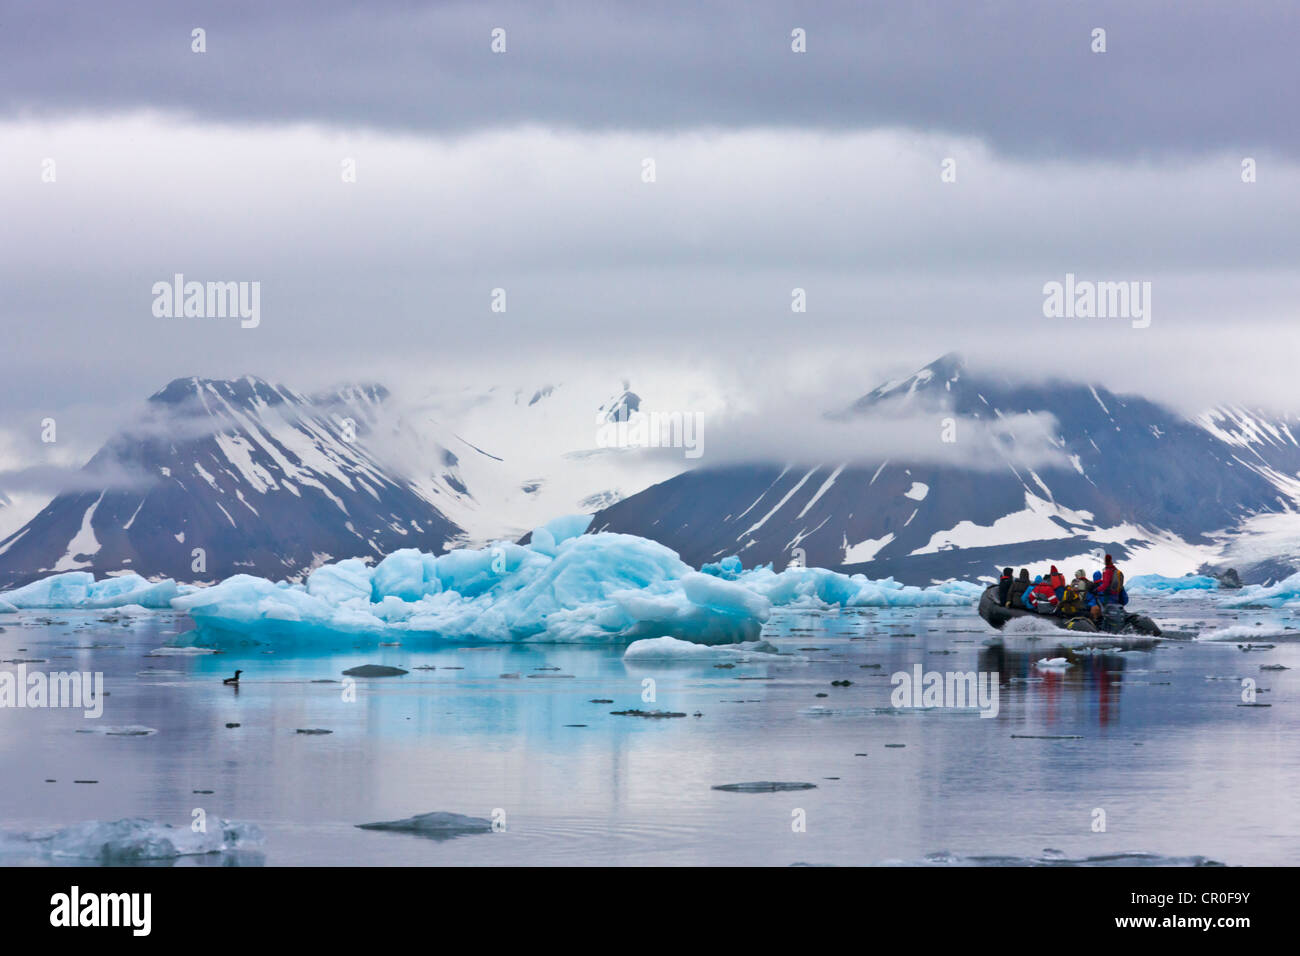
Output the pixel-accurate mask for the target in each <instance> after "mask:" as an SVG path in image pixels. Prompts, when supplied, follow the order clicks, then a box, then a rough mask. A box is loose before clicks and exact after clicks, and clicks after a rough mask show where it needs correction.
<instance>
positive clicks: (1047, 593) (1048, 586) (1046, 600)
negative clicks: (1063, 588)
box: [1024, 574, 1060, 614]
mask: <svg viewBox="0 0 1300 956" xmlns="http://www.w3.org/2000/svg"><path fill="white" fill-rule="evenodd" d="M1024 603H1025V607H1027V608H1029V610H1031V611H1036V612H1038V613H1039V614H1051V613H1052V612H1053V611H1055V610H1056V606H1057V604H1059V603H1060V599H1059V598H1057V596H1056V590H1055V589H1054V588H1053V587H1052V582H1051V580H1049V579H1047V578H1044V577H1043V576H1042V575H1041V574H1040V575H1039V576H1038V577H1036V578H1034V586H1033V587H1032V588H1030V589H1029V590H1028V591H1026V592H1025V598H1024Z"/></svg>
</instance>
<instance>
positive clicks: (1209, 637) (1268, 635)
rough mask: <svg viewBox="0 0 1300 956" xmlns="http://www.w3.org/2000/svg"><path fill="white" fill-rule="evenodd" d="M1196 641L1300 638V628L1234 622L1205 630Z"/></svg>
mask: <svg viewBox="0 0 1300 956" xmlns="http://www.w3.org/2000/svg"><path fill="white" fill-rule="evenodd" d="M1196 639H1197V640H1198V641H1233V642H1235V641H1244V642H1252V641H1261V640H1273V641H1276V640H1296V639H1300V630H1296V629H1295V628H1294V627H1277V626H1271V627H1270V626H1267V625H1262V624H1255V625H1248V624H1234V625H1233V626H1232V627H1222V628H1219V629H1218V630H1214V631H1206V632H1205V633H1203V634H1200V635H1198V636H1197V638H1196Z"/></svg>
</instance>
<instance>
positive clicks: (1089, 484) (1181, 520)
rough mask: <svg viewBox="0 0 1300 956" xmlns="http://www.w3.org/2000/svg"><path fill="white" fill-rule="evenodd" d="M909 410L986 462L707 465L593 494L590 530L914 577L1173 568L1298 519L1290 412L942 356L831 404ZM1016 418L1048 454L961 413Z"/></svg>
mask: <svg viewBox="0 0 1300 956" xmlns="http://www.w3.org/2000/svg"><path fill="white" fill-rule="evenodd" d="M918 416H921V417H924V416H928V420H930V421H933V422H934V423H935V431H936V437H937V434H938V431H939V423H940V422H941V421H943V420H944V418H945V417H950V418H951V421H952V422H954V423H956V427H957V428H958V429H960V430H961V431H962V432H964V433H965V434H968V435H969V434H972V433H974V434H976V435H979V436H980V437H979V438H977V439H975V440H977V441H982V442H984V444H983V445H982V446H981V449H980V453H981V455H982V457H983V458H984V459H985V460H984V461H983V462H981V463H980V465H979V467H974V466H972V465H971V464H970V461H969V454H968V457H967V458H966V459H965V460H964V461H963V463H960V464H951V465H950V464H946V463H944V462H943V460H942V455H928V456H925V458H924V459H922V460H916V461H909V460H905V459H898V460H888V459H885V458H884V457H883V456H878V455H873V453H872V451H871V449H870V448H867V449H862V450H860V451H858V450H855V451H854V452H852V453H848V452H846V453H845V454H844V455H843V456H842V457H839V458H830V459H829V460H827V461H824V462H822V463H813V464H800V465H794V464H776V463H774V464H768V465H764V464H757V465H730V466H727V467H719V468H704V469H700V470H696V471H692V472H689V473H686V474H682V475H680V476H677V477H675V478H673V479H671V480H669V481H667V482H663V483H661V484H659V485H656V486H654V487H652V488H649V489H647V490H646V491H644V492H642V493H641V494H638V495H635V496H632V497H631V498H628V499H626V500H624V501H622V502H619V503H618V504H616V505H613V506H611V507H610V508H607V509H605V510H604V511H602V512H601V513H600V514H598V515H597V516H596V519H595V521H594V522H593V529H605V530H611V531H624V532H630V533H634V534H641V535H645V536H647V537H652V538H655V539H656V540H659V541H661V542H663V543H664V544H667V545H668V546H669V547H672V548H674V549H675V550H677V551H678V552H680V553H681V555H682V557H683V558H684V559H685V560H687V561H689V562H692V563H696V564H699V563H701V562H704V561H713V560H717V559H718V558H720V557H723V556H725V555H728V554H739V555H740V556H741V558H742V560H743V561H744V562H745V564H746V565H747V566H748V565H752V564H758V563H766V562H769V561H771V562H775V563H776V564H777V565H778V566H784V565H785V564H786V563H788V562H789V561H791V560H792V558H794V557H796V551H795V549H802V552H803V554H802V556H801V557H802V558H803V560H805V561H806V562H807V563H809V564H813V565H820V566H826V567H835V568H847V569H850V570H855V571H863V572H865V573H867V574H869V575H871V576H873V577H879V576H884V575H887V574H893V575H895V576H896V577H898V578H899V579H900V580H906V581H910V582H918V583H919V582H926V581H930V580H938V579H945V578H949V577H954V576H962V577H968V576H976V575H985V574H989V573H992V572H993V571H994V569H995V568H1000V567H1002V566H1004V565H1016V566H1020V565H1025V564H1034V565H1041V564H1043V563H1044V562H1053V563H1056V564H1058V565H1061V566H1067V567H1069V568H1071V569H1073V568H1075V567H1090V566H1092V563H1095V561H1096V555H1097V554H1098V553H1099V551H1101V550H1103V549H1104V550H1108V551H1111V552H1112V553H1115V554H1116V555H1118V556H1120V557H1122V558H1123V559H1124V560H1125V561H1126V562H1127V567H1129V568H1130V569H1131V570H1134V571H1160V572H1163V573H1175V574H1181V573H1184V572H1186V571H1189V570H1193V569H1195V568H1197V567H1199V566H1202V565H1206V564H1213V563H1216V562H1218V561H1220V560H1222V559H1223V558H1224V557H1225V556H1228V557H1231V556H1232V553H1231V548H1232V546H1233V545H1239V544H1240V541H1239V538H1238V536H1239V535H1240V534H1243V533H1247V532H1250V529H1251V528H1252V527H1253V528H1254V531H1253V533H1254V534H1255V536H1256V540H1259V541H1262V540H1264V539H1265V538H1266V537H1267V536H1268V535H1269V534H1270V533H1271V534H1272V535H1273V536H1274V537H1276V536H1277V534H1278V533H1279V528H1280V527H1281V526H1280V525H1279V524H1278V522H1291V524H1290V527H1291V528H1292V529H1293V530H1294V529H1295V528H1296V525H1295V521H1294V519H1295V517H1296V502H1297V497H1298V496H1300V477H1298V470H1300V444H1297V441H1296V438H1295V435H1296V434H1300V427H1296V426H1295V424H1294V422H1291V421H1288V420H1286V419H1277V418H1269V417H1267V416H1264V415H1262V414H1260V413H1256V412H1247V411H1245V410H1242V409H1227V408H1225V409H1216V410H1213V411H1211V412H1208V413H1206V414H1205V415H1203V416H1201V417H1199V418H1197V419H1188V418H1186V417H1185V416H1183V415H1180V414H1178V413H1177V412H1174V411H1172V410H1170V409H1167V408H1164V407H1162V406H1160V405H1157V404H1155V403H1153V402H1150V401H1147V400H1145V399H1142V398H1138V397H1134V396H1119V395H1115V394H1113V393H1111V392H1109V391H1108V390H1106V389H1104V388H1100V387H1094V386H1089V385H1085V384H1079V383H1073V382H1063V381H1054V382H1050V383H1047V384H1041V385H1028V384H1016V383H1014V382H1011V381H1008V380H1005V379H1001V378H998V377H995V376H978V375H974V374H971V373H970V372H969V371H968V370H967V369H966V367H965V365H964V363H963V362H962V361H961V359H960V358H959V357H957V356H954V355H946V356H944V357H942V358H940V359H939V360H937V361H935V362H934V363H932V364H930V365H928V366H926V367H925V368H923V369H921V370H919V371H918V372H916V373H915V374H914V375H912V376H910V377H909V378H907V379H905V380H903V381H898V382H891V383H888V384H886V385H882V386H880V387H879V388H877V389H875V390H873V391H871V392H869V393H868V394H866V395H864V396H862V398H860V399H859V400H857V401H856V402H854V403H853V404H852V405H851V406H850V407H849V408H847V409H844V410H842V411H839V412H837V413H835V414H833V415H830V416H828V417H829V418H831V419H833V420H834V421H837V422H840V423H843V424H844V426H845V427H846V428H847V427H848V426H850V425H851V424H852V423H854V422H858V421H860V420H862V419H867V418H870V419H876V420H890V419H902V418H916V417H918ZM1021 416H1033V417H1034V418H1035V420H1037V421H1045V422H1047V423H1049V424H1050V431H1049V432H1048V433H1047V435H1046V445H1047V446H1048V449H1047V450H1048V451H1049V452H1051V454H1050V455H1049V456H1048V458H1047V459H1046V460H1044V461H1042V462H1039V463H1036V464H1026V463H1025V461H1024V459H1023V455H1022V454H1021V453H1022V452H1023V451H1024V449H1023V448H1019V447H1017V441H1016V436H1015V434H1014V432H1012V433H1011V434H1009V435H1008V434H1007V433H1006V432H1005V431H1003V432H1001V434H1002V435H1003V438H1002V439H1000V440H995V439H993V438H990V437H989V436H990V435H992V434H995V433H997V432H996V429H993V430H989V431H983V430H981V429H980V428H979V427H974V428H972V427H971V426H972V425H974V426H979V425H981V424H988V425H992V426H996V425H999V424H1001V423H1006V422H1010V421H1012V420H1014V419H1016V418H1018V417H1021ZM845 446H847V442H846V443H845ZM964 450H965V451H967V452H968V453H969V449H964ZM1259 550H1261V551H1262V550H1263V549H1259ZM1296 550H1300V549H1296ZM1236 556H1237V557H1238V558H1241V557H1245V556H1246V555H1245V554H1244V553H1239V554H1237V555H1236ZM1240 563H1243V564H1246V563H1249V562H1244V561H1243V562H1240ZM1276 571H1277V568H1275V567H1273V568H1269V569H1266V570H1265V571H1261V572H1260V573H1261V574H1264V573H1276ZM1257 576H1258V575H1257Z"/></svg>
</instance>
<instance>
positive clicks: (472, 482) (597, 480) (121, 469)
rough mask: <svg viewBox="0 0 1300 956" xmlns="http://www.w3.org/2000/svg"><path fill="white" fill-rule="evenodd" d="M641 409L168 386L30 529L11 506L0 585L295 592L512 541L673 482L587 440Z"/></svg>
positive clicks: (554, 391) (530, 396)
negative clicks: (358, 565)
mask: <svg viewBox="0 0 1300 956" xmlns="http://www.w3.org/2000/svg"><path fill="white" fill-rule="evenodd" d="M640 403H641V399H640V397H639V396H638V395H637V394H636V393H635V392H633V391H632V390H631V388H630V386H629V384H628V383H626V382H623V383H621V384H619V383H617V382H614V383H610V382H602V381H600V380H599V379H598V378H595V377H593V378H592V379H591V380H590V381H577V380H575V381H572V382H568V383H565V384H556V385H539V386H533V387H528V388H501V387H497V388H492V387H487V388H483V389H462V390H455V391H435V392H429V393H426V394H423V395H421V396H420V397H419V398H418V399H417V400H415V401H403V400H398V399H396V398H395V397H394V396H392V395H390V394H389V392H388V391H387V389H385V388H384V387H382V386H377V385H371V386H347V387H343V388H338V389H335V390H333V391H330V392H328V393H324V394H317V395H310V396H309V395H306V394H303V393H300V392H296V391H293V390H292V389H289V388H286V387H283V386H279V385H272V384H269V383H267V382H265V381H262V380H260V379H257V378H252V377H248V378H243V379H237V380H231V381H214V380H207V379H199V378H186V379H177V380H176V381H174V382H172V383H171V384H169V385H168V386H167V387H165V388H164V389H162V391H160V392H158V393H157V394H155V395H154V396H152V397H151V398H150V399H149V400H148V402H147V403H146V409H145V412H144V414H143V415H142V416H141V418H140V420H139V421H138V422H135V423H133V424H132V425H131V426H130V427H129V428H127V429H125V430H124V431H123V432H122V433H121V434H119V435H117V436H115V437H114V438H112V439H111V440H110V441H109V442H108V443H107V444H105V445H104V447H103V448H101V449H100V450H99V452H98V453H97V454H96V455H95V456H94V457H93V458H92V459H91V460H90V461H89V462H88V463H87V464H86V466H85V467H84V469H82V472H81V474H80V475H79V476H78V480H77V482H76V483H75V484H76V490H69V491H65V492H64V493H62V494H59V495H58V496H57V497H55V498H54V499H53V500H51V501H49V502H48V504H46V505H45V507H44V508H43V509H40V510H39V513H36V514H35V517H34V518H33V517H31V515H32V513H34V512H36V510H37V508H39V504H40V503H41V502H38V503H37V505H36V507H30V504H31V503H30V502H26V501H25V502H23V504H24V506H27V507H28V508H29V510H28V512H27V514H26V515H25V517H24V521H25V523H24V522H19V521H15V522H14V523H13V527H11V529H10V530H11V532H12V533H8V532H6V533H7V535H8V536H7V537H3V538H0V586H6V585H13V584H20V583H23V582H25V581H27V580H31V579H33V578H36V577H40V576H41V575H44V574H48V573H50V572H53V571H65V570H82V569H84V570H93V571H95V572H98V573H111V572H117V571H124V570H129V571H136V572H137V573H140V574H143V575H146V576H150V575H165V576H168V577H173V578H176V579H178V580H184V581H207V580H214V579H218V578H221V577H225V576H227V575H230V574H234V573H238V572H252V573H257V574H259V575H263V576H268V577H272V578H280V577H287V578H294V577H299V576H301V575H302V573H303V572H305V571H307V570H310V569H311V568H312V567H313V566H315V565H317V564H319V563H321V562H322V561H324V560H327V559H335V560H337V559H341V558H346V557H363V558H378V557H381V556H382V555H384V554H387V553H389V552H390V551H393V550H395V549H398V548H404V547H418V548H420V549H422V550H425V551H432V552H441V551H444V550H446V549H447V548H449V547H453V546H459V545H466V544H471V545H474V544H483V543H486V542H489V541H493V540H500V539H503V538H505V539H517V538H519V537H521V536H522V535H524V534H526V533H527V532H528V531H530V530H531V529H532V528H534V527H536V526H538V525H541V524H543V523H545V522H546V521H549V520H550V519H551V518H554V517H556V516H557V515H562V514H571V513H576V512H584V513H592V512H595V511H597V510H599V509H600V508H602V507H606V506H608V505H610V504H613V503H614V502H616V501H619V500H621V499H622V498H623V497H625V496H626V495H629V494H633V493H635V492H637V491H641V490H642V489H644V488H646V487H648V486H649V485H651V484H653V483H654V482H656V481H662V480H664V479H666V478H669V477H671V476H672V475H673V474H676V473H677V472H678V471H680V470H681V469H682V467H684V465H683V463H682V460H681V458H680V456H678V457H675V458H672V457H669V458H661V457H656V456H646V455H642V454H639V450H638V449H635V448H626V447H601V443H600V441H599V426H600V424H601V423H603V422H610V421H625V420H627V419H628V418H630V417H631V418H635V417H636V416H637V415H638V414H640V412H639V411H638V409H639V406H640ZM2 504H3V502H0V505H2ZM5 507H8V506H5ZM26 518H30V520H26ZM195 549H202V556H201V558H200V556H199V555H197V554H196V553H195Z"/></svg>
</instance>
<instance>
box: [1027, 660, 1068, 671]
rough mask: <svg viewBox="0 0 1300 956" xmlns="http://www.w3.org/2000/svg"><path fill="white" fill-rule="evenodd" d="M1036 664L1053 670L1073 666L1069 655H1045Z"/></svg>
mask: <svg viewBox="0 0 1300 956" xmlns="http://www.w3.org/2000/svg"><path fill="white" fill-rule="evenodd" d="M1036 666H1038V667H1042V668H1050V669H1051V670H1064V669H1065V668H1067V667H1073V666H1074V665H1073V664H1071V663H1070V659H1069V658H1068V657H1044V658H1043V659H1042V660H1040V661H1038V662H1037V664H1036Z"/></svg>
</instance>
